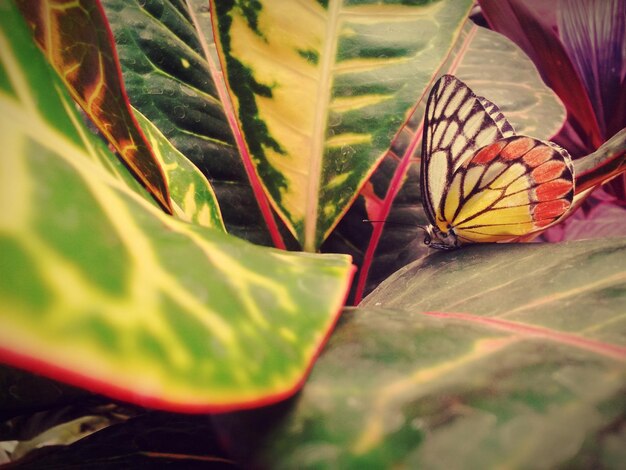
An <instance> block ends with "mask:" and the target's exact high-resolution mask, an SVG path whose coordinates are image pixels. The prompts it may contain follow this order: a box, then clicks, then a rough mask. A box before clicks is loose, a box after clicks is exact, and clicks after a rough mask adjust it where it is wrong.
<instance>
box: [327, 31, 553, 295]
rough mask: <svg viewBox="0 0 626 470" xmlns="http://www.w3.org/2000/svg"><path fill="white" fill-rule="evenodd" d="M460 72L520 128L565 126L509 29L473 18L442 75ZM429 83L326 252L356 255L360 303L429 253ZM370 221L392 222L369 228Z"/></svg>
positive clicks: (542, 131)
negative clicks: (424, 175)
mask: <svg viewBox="0 0 626 470" xmlns="http://www.w3.org/2000/svg"><path fill="white" fill-rule="evenodd" d="M444 73H450V74H454V75H457V76H458V77H459V78H461V79H462V80H464V81H465V82H466V83H467V84H468V86H470V87H471V88H472V89H473V90H474V92H475V93H476V94H478V95H480V96H485V97H486V98H487V99H489V100H491V101H493V102H494V103H495V104H497V105H498V106H499V107H500V109H501V110H502V111H503V113H504V114H505V116H506V117H507V119H509V121H510V122H511V123H512V124H513V126H514V128H515V130H516V132H517V133H518V134H526V135H530V136H533V137H536V138H540V139H549V138H550V137H551V136H552V135H553V134H554V133H556V132H557V131H558V129H559V128H560V127H561V126H562V124H563V120H564V118H565V111H564V109H563V106H562V105H561V103H560V101H559V99H558V97H557V96H556V95H555V94H554V93H553V92H552V91H551V90H550V89H549V88H547V87H546V86H545V84H544V83H543V82H542V80H541V77H540V76H539V74H538V73H537V70H536V69H535V67H534V65H533V64H532V62H531V61H530V59H529V58H528V57H527V56H526V55H525V54H524V53H523V52H522V50H521V49H520V48H518V47H517V46H516V45H515V44H513V43H512V42H511V41H509V40H508V39H507V38H505V37H504V36H502V35H499V34H496V33H494V32H492V31H489V30H487V29H485V28H481V27H479V26H476V25H475V24H474V23H473V22H471V21H469V20H468V21H467V22H466V24H465V25H464V27H463V29H462V31H461V34H460V35H459V37H458V39H457V40H456V42H455V44H454V47H453V50H452V52H451V53H450V55H449V57H448V59H447V60H446V61H445V62H444V63H442V64H441V67H440V68H439V69H438V70H435V71H433V76H432V81H433V82H434V78H435V76H437V75H441V74H444ZM429 86H430V81H425V82H424V88H423V89H422V93H421V95H420V98H419V99H418V100H417V101H416V103H415V106H414V109H413V112H412V113H411V114H410V115H409V116H408V118H407V120H406V122H405V124H404V125H403V126H402V127H401V129H400V130H399V132H398V134H397V135H396V137H395V139H394V141H393V142H392V144H391V147H390V149H389V151H388V152H387V154H386V155H385V158H384V159H383V160H382V161H381V163H380V165H379V166H378V168H377V169H376V171H375V172H374V173H373V174H372V176H371V177H370V180H369V181H368V183H367V184H366V185H365V186H364V187H363V189H362V190H361V191H360V193H359V197H358V199H357V202H356V203H355V204H354V205H353V206H352V207H351V209H350V211H349V212H348V214H347V216H346V217H345V218H344V219H343V220H342V222H341V223H340V224H339V225H338V227H337V229H336V230H335V231H334V232H333V233H332V234H331V236H330V237H329V239H328V242H327V243H325V244H324V246H323V248H322V251H325V252H335V253H336V252H341V253H349V254H351V255H352V257H353V258H354V259H355V261H356V262H357V264H358V265H359V267H360V269H359V271H358V278H357V280H356V283H355V288H354V289H353V297H354V299H355V300H356V302H357V303H358V301H360V299H361V298H362V297H363V295H364V294H367V293H369V292H371V290H372V289H373V288H374V287H376V286H377V285H378V284H379V283H380V282H381V281H382V280H384V279H385V278H386V277H388V276H389V275H391V273H393V272H394V271H396V270H398V269H400V268H401V267H402V266H404V265H405V264H407V263H409V262H410V261H413V260H415V259H417V258H419V257H420V256H421V255H422V251H424V246H423V243H422V240H423V236H422V234H421V232H418V231H417V228H416V226H417V225H424V224H426V223H427V220H426V215H425V213H424V211H423V208H422V204H421V195H420V187H419V184H420V183H419V178H420V175H419V162H420V157H421V155H420V154H421V151H422V143H421V140H422V126H423V116H424V108H425V106H426V98H427V97H428V91H429V90H428V87H429ZM364 219H369V220H387V221H389V222H392V223H390V224H386V225H382V224H378V223H376V224H373V226H372V227H371V228H369V227H367V226H364V225H365V224H364V223H363V220H364Z"/></svg>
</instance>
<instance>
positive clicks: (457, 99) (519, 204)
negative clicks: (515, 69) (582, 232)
mask: <svg viewBox="0 0 626 470" xmlns="http://www.w3.org/2000/svg"><path fill="white" fill-rule="evenodd" d="M420 182H421V193H422V201H423V204H424V208H425V211H426V216H427V217H428V221H429V225H428V226H426V227H425V228H424V229H425V231H426V236H425V239H424V243H425V244H427V245H430V246H431V247H434V248H440V249H454V248H458V247H459V246H461V245H465V244H470V243H484V242H511V241H517V240H519V239H520V238H522V237H524V236H526V235H529V234H531V233H534V232H538V231H542V230H545V229H546V228H547V227H549V226H551V225H553V224H554V223H556V222H557V221H559V220H560V219H561V218H562V217H563V216H564V215H565V214H566V213H567V212H568V210H569V209H570V208H571V207H572V201H573V197H574V168H573V165H572V158H571V156H570V155H569V153H568V152H567V151H566V150H565V149H563V148H561V147H559V146H558V145H556V144H555V143H553V142H549V141H544V140H539V139H535V138H533V137H527V136H523V135H516V134H515V131H514V130H513V126H511V124H510V123H509V122H508V121H507V120H506V118H505V117H504V115H503V114H502V113H501V112H500V109H499V108H498V107H497V106H496V105H495V104H493V103H492V102H491V101H489V100H487V99H485V98H483V97H482V96H476V95H475V94H474V92H472V90H471V89H470V88H469V87H468V86H467V85H466V84H465V83H463V82H462V81H461V80H459V79H457V78H456V77H454V76H452V75H443V76H442V77H441V78H440V79H439V80H438V81H437V82H436V83H435V85H434V86H433V88H432V90H431V92H430V95H429V97H428V103H427V105H426V117H425V122H424V134H423V139H422V160H421V174H420Z"/></svg>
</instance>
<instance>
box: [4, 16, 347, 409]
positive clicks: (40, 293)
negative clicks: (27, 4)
mask: <svg viewBox="0 0 626 470" xmlns="http://www.w3.org/2000/svg"><path fill="white" fill-rule="evenodd" d="M1 9H2V11H1V13H2V14H1V15H0V67H1V68H0V109H2V112H1V113H0V120H1V122H0V133H1V140H2V142H3V158H2V159H0V165H1V167H2V168H1V169H0V179H1V182H0V190H1V191H2V195H1V197H0V204H1V210H0V244H1V249H0V253H1V258H0V279H2V282H1V283H0V305H1V308H0V358H1V359H2V360H3V361H5V362H8V363H11V364H13V365H17V366H20V367H24V368H29V369H31V370H34V371H36V372H41V373H43V374H45V375H48V376H51V377H53V378H57V379H61V380H65V381H68V382H70V383H73V384H76V385H80V386H83V387H86V388H90V389H93V390H96V391H98V392H100V393H107V394H109V395H113V396H116V397H121V398H123V399H126V400H130V401H134V402H139V403H141V404H144V405H149V406H157V407H165V408H173V409H179V410H187V411H190V410H217V409H228V408H237V407H245V406H252V405H255V404H260V403H265V402H271V401H274V400H277V399H280V398H283V397H285V396H288V395H289V394H291V393H293V392H294V391H295V390H296V389H297V388H298V387H299V385H300V384H301V382H302V380H303V377H304V374H305V373H306V371H307V369H308V367H309V366H310V364H311V362H312V361H313V359H314V357H315V355H316V354H317V351H318V349H319V348H320V346H321V344H322V343H323V341H324V339H325V337H326V335H327V333H328V331H329V329H330V328H331V327H332V325H333V324H334V321H335V318H336V315H337V311H338V309H339V308H340V306H341V304H342V301H343V297H344V295H345V291H346V289H347V285H348V283H349V281H350V275H351V271H352V267H351V265H350V260H349V257H347V256H343V255H329V256H319V255H318V256H313V255H306V254H290V253H285V252H281V251H277V250H269V249H266V248H260V247H257V246H254V245H251V244H249V243H247V242H243V241H241V240H239V239H236V238H234V237H231V236H228V235H225V234H223V233H221V232H220V231H218V230H211V229H207V228H204V227H200V226H197V225H195V224H188V223H185V222H181V221H178V220H176V219H175V218H173V217H171V216H168V215H166V214H165V213H163V212H162V211H161V210H159V209H158V208H156V207H155V205H154V204H152V203H150V202H149V201H147V200H146V198H145V197H143V198H142V197H141V196H139V195H138V193H137V192H135V191H134V190H131V189H130V188H129V187H128V186H127V185H125V184H122V182H121V181H120V179H118V178H116V177H114V176H113V174H112V173H111V172H110V170H109V167H110V166H114V165H116V164H118V163H117V158H116V157H115V156H114V155H112V154H111V153H110V152H109V153H107V152H106V147H104V146H103V144H102V141H101V140H100V139H99V138H98V137H96V136H94V135H92V134H91V133H90V132H89V130H88V129H87V128H86V127H85V125H84V124H83V121H82V120H81V117H80V115H78V114H77V112H76V111H75V109H74V105H73V102H72V100H71V98H70V96H69V95H68V94H67V93H66V92H65V90H64V87H63V84H62V83H61V82H60V81H59V80H58V79H57V78H56V76H55V74H54V72H53V71H52V69H50V68H49V67H48V65H47V64H46V62H45V60H44V57H43V56H42V55H41V53H40V52H39V50H38V49H37V48H36V46H35V45H34V43H33V42H32V39H31V37H30V34H29V32H28V30H27V28H26V26H25V24H24V23H23V21H22V20H21V18H20V16H19V14H18V13H17V10H15V9H14V8H13V7H12V4H11V3H2V6H1ZM106 158H108V164H103V163H102V161H103V159H106Z"/></svg>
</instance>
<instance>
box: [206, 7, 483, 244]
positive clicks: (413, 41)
mask: <svg viewBox="0 0 626 470" xmlns="http://www.w3.org/2000/svg"><path fill="white" fill-rule="evenodd" d="M403 3H404V2H403ZM406 3H408V2H406ZM420 3H421V2H420ZM470 6H471V2H469V1H462V2H459V1H451V0H439V1H433V2H424V3H421V4H420V5H408V4H399V3H398V2H396V1H389V2H371V1H340V0H330V1H329V2H318V1H314V0H301V1H264V2H263V1H255V2H236V1H217V2H214V4H213V13H214V15H213V19H214V25H215V29H216V31H218V34H217V35H216V36H218V37H219V39H220V41H219V44H218V50H219V52H220V56H221V60H222V65H223V69H224V70H225V73H226V75H227V81H228V84H229V88H230V91H231V95H232V97H233V100H234V103H235V108H236V112H237V114H238V116H237V117H238V120H239V124H240V126H241V129H242V131H243V133H244V135H245V137H246V144H247V150H248V151H249V152H250V153H251V158H252V160H253V161H254V163H255V165H256V169H257V172H258V174H259V176H260V178H261V180H262V183H263V184H264V186H265V188H266V190H267V191H268V193H269V194H270V196H271V198H272V201H273V204H274V206H275V208H276V209H277V211H278V212H279V213H280V214H281V215H282V216H283V218H284V220H285V221H286V222H287V223H288V225H289V226H290V228H291V230H292V231H293V233H294V234H295V236H296V238H297V239H298V240H299V241H300V242H301V243H302V245H303V246H304V248H305V250H315V249H317V247H318V246H319V245H320V243H321V242H322V241H323V240H324V239H325V238H326V236H327V235H328V234H329V232H330V231H331V230H332V229H333V227H334V226H335V225H336V224H337V222H338V220H339V219H340V217H341V216H342V215H343V214H344V212H345V211H346V209H347V207H348V205H349V204H350V203H351V201H353V199H354V197H355V195H356V193H357V191H358V190H359V189H360V187H361V186H362V184H363V182H364V181H365V179H366V178H367V177H368V175H369V174H370V173H371V171H372V170H373V168H374V166H375V164H376V162H378V160H379V159H380V158H381V157H382V156H383V154H384V151H385V150H386V149H387V147H388V146H389V144H390V142H391V140H392V138H393V136H394V133H395V132H396V130H397V129H398V127H399V125H400V124H401V123H402V122H403V120H404V118H405V114H406V112H407V111H408V110H409V109H410V108H411V107H412V106H413V104H414V103H415V102H416V101H417V98H418V97H419V95H420V94H421V93H422V90H423V89H424V88H425V86H426V84H427V83H428V82H429V81H430V79H431V77H432V75H433V71H434V70H436V69H437V67H438V66H439V65H440V63H441V61H442V60H444V59H445V57H446V54H447V53H448V52H449V50H450V48H451V46H452V44H453V43H454V39H455V38H456V36H458V34H459V32H460V29H461V26H462V24H463V20H464V19H465V18H466V16H467V13H468V11H469V8H470Z"/></svg>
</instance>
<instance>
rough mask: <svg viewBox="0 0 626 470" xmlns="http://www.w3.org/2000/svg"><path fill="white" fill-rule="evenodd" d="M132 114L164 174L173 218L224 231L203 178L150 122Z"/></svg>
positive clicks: (137, 114)
mask: <svg viewBox="0 0 626 470" xmlns="http://www.w3.org/2000/svg"><path fill="white" fill-rule="evenodd" d="M134 111H135V117H136V118H137V122H139V125H140V126H141V127H142V129H143V132H144V134H145V135H146V138H147V139H148V142H149V143H150V146H151V148H152V151H153V153H154V155H155V157H156V158H157V160H158V162H159V163H160V165H161V167H162V168H163V172H164V173H165V178H166V180H167V184H168V186H169V189H170V195H171V199H172V207H173V209H174V214H175V215H177V216H178V217H179V218H181V219H183V220H186V221H188V222H193V223H196V224H198V225H202V226H204V227H213V228H219V229H221V230H223V231H225V230H226V229H225V228H224V223H223V221H222V214H221V212H220V208H219V204H218V202H217V198H216V197H215V192H214V191H213V188H212V187H211V185H210V184H209V182H208V181H207V179H206V178H205V177H204V175H203V174H202V173H201V172H200V170H198V168H197V167H196V166H195V165H194V164H193V163H191V162H190V161H189V160H188V159H187V158H185V156H184V155H183V154H181V153H180V152H179V151H178V150H177V149H176V147H174V146H173V145H172V144H171V142H170V141H169V140H167V138H166V137H165V136H164V135H163V134H162V133H161V131H159V129H158V128H157V127H156V126H155V125H154V124H153V123H152V122H150V121H149V120H148V119H147V118H146V117H145V116H144V115H143V114H141V113H140V112H139V111H137V110H134Z"/></svg>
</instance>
